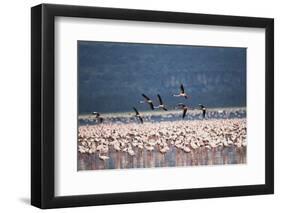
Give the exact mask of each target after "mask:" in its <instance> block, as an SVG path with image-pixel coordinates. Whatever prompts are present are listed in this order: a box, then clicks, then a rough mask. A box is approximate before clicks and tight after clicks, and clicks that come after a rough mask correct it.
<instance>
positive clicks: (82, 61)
mask: <svg viewBox="0 0 281 213" xmlns="http://www.w3.org/2000/svg"><path fill="white" fill-rule="evenodd" d="M78 59H79V63H78V76H79V77H78V81H79V82H78V83H79V88H78V89H79V113H87V112H91V111H99V112H122V111H131V110H132V106H136V107H137V108H139V109H140V110H146V109H148V107H147V106H146V105H144V104H140V103H139V101H140V100H142V97H141V94H142V93H145V94H147V95H148V96H150V97H151V98H153V99H154V100H155V102H156V101H157V99H156V98H157V97H156V94H158V93H159V94H161V96H162V98H163V100H164V101H165V102H166V103H167V104H168V105H169V106H170V107H173V106H175V105H176V104H177V103H179V102H186V103H188V104H189V105H191V106H195V105H197V104H198V103H202V104H204V105H206V106H209V107H228V106H236V107H240V106H246V48H223V47H195V46H176V45H145V44H128V43H110V42H86V41H79V43H78ZM181 83H183V84H184V86H185V89H186V91H187V92H188V93H189V94H190V95H191V96H192V98H191V99H190V100H188V101H186V100H185V99H182V98H176V97H173V96H172V94H175V93H178V92H179V85H180V84H181Z"/></svg>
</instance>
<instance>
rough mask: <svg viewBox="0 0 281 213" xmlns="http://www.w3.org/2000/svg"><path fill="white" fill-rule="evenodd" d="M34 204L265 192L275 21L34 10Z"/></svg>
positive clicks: (269, 175)
mask: <svg viewBox="0 0 281 213" xmlns="http://www.w3.org/2000/svg"><path fill="white" fill-rule="evenodd" d="M31 41H32V42H31V43H32V44H31V45H32V46H31V50H32V55H31V58H32V63H31V72H32V73H31V76H32V79H31V82H32V85H31V88H32V103H31V105H32V118H31V120H32V126H31V127H32V140H31V147H32V150H31V152H32V155H31V168H32V169H31V170H32V171H31V185H32V186H31V203H32V205H34V206H37V207H40V208H58V207H73V206H87V205H105V204H121V203H136V202H153V201H168V200H180V199H197V198H214V197H226V196H242V195H258V194H271V193H273V191H274V160H273V159H274V152H273V145H274V144H273V141H274V140H273V139H274V89H273V88H274V84H273V83H274V21H273V19H270V18H254V17H238V16H222V15H209V14H208V15H207V14H191V13H176V12H164V11H146V10H129V9H113V8H100V7H85V6H66V5H52V4H42V5H38V6H35V7H33V8H32V9H31Z"/></svg>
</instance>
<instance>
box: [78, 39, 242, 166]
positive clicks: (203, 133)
mask: <svg viewBox="0 0 281 213" xmlns="http://www.w3.org/2000/svg"><path fill="white" fill-rule="evenodd" d="M246 53H247V49H246V48H243V47H241V48H240V47H212V46H190V45H173V44H144V43H143V44H142V43H120V42H101V41H78V42H77V57H78V67H77V69H78V137H77V166H78V167H77V168H78V171H81V170H104V169H131V168H156V167H157V168H159V167H187V166H210V165H216V166H226V165H230V164H231V165H233V164H245V163H246V162H247V150H246V149H247V126H246V117H247V116H246Z"/></svg>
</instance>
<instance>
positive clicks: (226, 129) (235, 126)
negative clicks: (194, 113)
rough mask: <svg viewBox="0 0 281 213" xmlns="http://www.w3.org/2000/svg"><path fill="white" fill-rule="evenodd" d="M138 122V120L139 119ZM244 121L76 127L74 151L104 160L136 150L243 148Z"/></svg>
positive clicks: (244, 143) (244, 145)
mask: <svg viewBox="0 0 281 213" xmlns="http://www.w3.org/2000/svg"><path fill="white" fill-rule="evenodd" d="M139 119H140V118H139ZM246 128H247V127H246V119H244V118H242V119H241V118H236V119H226V120H216V119H212V120H200V121H199V120H195V121H189V122H188V125H187V123H186V122H185V121H174V122H161V123H143V125H138V124H136V123H132V124H113V123H112V124H100V125H92V126H80V127H79V130H78V151H79V152H80V153H88V154H94V153H95V154H98V156H99V158H100V159H101V160H108V159H109V158H110V152H111V151H115V152H124V153H127V154H128V155H129V156H132V157H134V156H135V153H136V152H137V151H138V152H139V151H140V152H141V151H143V150H144V149H145V150H146V151H149V152H152V151H159V152H160V153H161V154H163V155H165V154H166V153H167V152H168V151H169V150H170V149H171V147H175V148H177V149H179V150H182V151H183V152H185V153H189V152H192V151H196V150H197V149H207V150H212V149H216V147H228V146H234V147H236V148H238V149H239V148H241V147H246V146H247V143H246Z"/></svg>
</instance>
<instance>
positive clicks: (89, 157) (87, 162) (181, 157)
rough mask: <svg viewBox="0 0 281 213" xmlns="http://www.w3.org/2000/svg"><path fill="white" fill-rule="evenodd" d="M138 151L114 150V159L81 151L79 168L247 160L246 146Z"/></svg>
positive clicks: (217, 163) (188, 164) (121, 167)
mask: <svg viewBox="0 0 281 213" xmlns="http://www.w3.org/2000/svg"><path fill="white" fill-rule="evenodd" d="M134 151H135V153H136V155H135V156H130V155H129V154H128V153H126V152H117V151H115V150H113V149H112V150H110V152H109V153H110V154H109V156H110V159H109V160H107V161H102V160H100V159H99V157H98V155H97V154H81V153H79V152H78V170H100V169H125V168H154V167H176V166H200V165H224V164H245V163H246V147H240V148H237V147H235V146H230V147H216V148H215V149H212V150H209V149H206V148H199V149H196V150H193V151H192V152H190V153H185V152H184V151H182V150H179V149H177V148H175V147H171V149H170V150H169V151H168V152H167V153H166V154H161V153H160V152H158V151H152V152H150V151H147V150H145V149H144V150H142V151H141V150H139V149H135V150H134Z"/></svg>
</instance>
